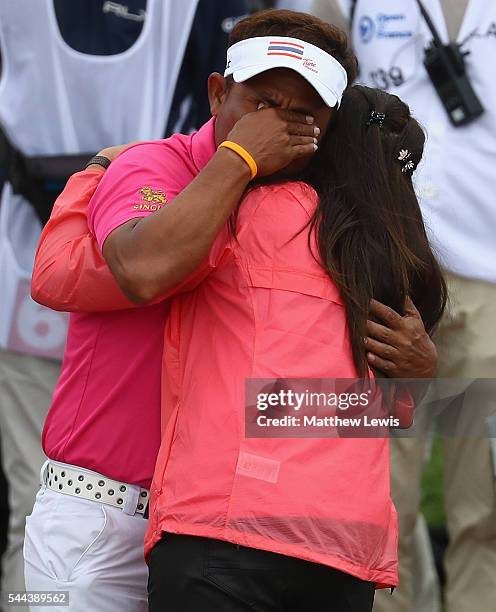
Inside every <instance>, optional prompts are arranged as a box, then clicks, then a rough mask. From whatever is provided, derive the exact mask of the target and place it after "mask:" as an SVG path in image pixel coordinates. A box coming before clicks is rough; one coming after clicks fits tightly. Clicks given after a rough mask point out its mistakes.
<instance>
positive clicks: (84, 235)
mask: <svg viewBox="0 0 496 612" xmlns="http://www.w3.org/2000/svg"><path fill="white" fill-rule="evenodd" d="M103 174H104V173H103V172H100V171H99V170H96V169H95V170H85V171H83V172H78V173H76V174H74V175H73V176H71V178H70V179H69V181H68V183H67V185H66V187H65V189H64V191H63V192H62V193H61V195H60V196H59V198H58V199H57V201H56V202H55V205H54V208H53V211H52V214H51V217H50V220H49V221H48V223H47V225H46V226H45V228H44V229H43V232H42V234H41V237H40V242H39V245H38V250H37V252H36V258H35V263H34V269H33V277H32V283H31V295H32V297H33V299H34V300H35V301H36V302H39V303H40V304H43V305H44V306H48V307H49V308H53V309H54V310H62V311H69V312H71V311H72V312H80V311H83V312H102V311H110V310H122V309H125V308H135V307H136V305H134V304H132V303H131V302H130V301H129V300H128V299H127V298H126V297H125V296H124V294H123V293H122V291H121V289H120V288H119V286H118V284H117V282H116V281H115V279H114V277H113V276H112V273H111V271H110V269H109V268H108V266H107V264H106V262H105V260H104V259H103V255H102V253H101V251H100V248H99V247H98V244H97V242H96V240H95V238H94V237H93V236H92V234H91V233H90V231H89V229H88V220H87V211H88V204H89V201H90V199H91V197H92V195H93V193H94V192H95V190H96V188H97V186H98V184H99V183H100V180H101V178H102V176H103Z"/></svg>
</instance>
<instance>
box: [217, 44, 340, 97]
mask: <svg viewBox="0 0 496 612" xmlns="http://www.w3.org/2000/svg"><path fill="white" fill-rule="evenodd" d="M272 68H290V69H291V70H295V71H296V72H297V73H298V74H301V76H302V77H303V78H304V79H306V80H307V81H308V82H309V83H310V85H312V86H313V87H314V88H315V89H316V90H317V92H318V93H319V95H320V97H321V98H322V99H323V100H324V102H325V103H326V104H327V106H330V107H331V108H332V107H334V106H339V104H340V103H341V98H342V96H343V92H344V90H345V89H346V86H347V84H348V77H347V76H346V70H345V69H344V68H343V66H341V64H340V63H339V62H338V61H337V60H336V59H334V58H333V57H332V56H331V55H329V53H326V52H325V51H323V50H322V49H320V48H319V47H316V46H315V45H312V44H310V43H307V42H305V41H304V40H299V39H298V38H289V37H287V36H259V37H255V38H247V39H246V40H242V41H240V42H238V43H236V44H235V45H232V47H229V49H228V50H227V67H226V70H225V72H224V76H225V77H227V76H230V75H232V76H233V78H234V80H235V81H236V83H242V82H243V81H246V80H248V79H251V77H254V76H255V75H257V74H260V73H261V72H265V71H266V70H271V69H272Z"/></svg>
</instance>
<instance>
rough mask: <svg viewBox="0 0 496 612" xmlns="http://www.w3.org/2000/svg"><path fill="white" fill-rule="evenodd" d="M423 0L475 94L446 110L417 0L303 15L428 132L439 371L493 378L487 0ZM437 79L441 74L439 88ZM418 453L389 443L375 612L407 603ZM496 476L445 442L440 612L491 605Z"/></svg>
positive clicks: (495, 152) (484, 460) (425, 202)
mask: <svg viewBox="0 0 496 612" xmlns="http://www.w3.org/2000/svg"><path fill="white" fill-rule="evenodd" d="M423 6H424V8H425V9H426V11H427V14H428V15H429V16H430V18H431V20H432V22H433V24H434V27H435V28H436V30H437V32H438V34H439V37H440V42H441V43H443V44H447V43H448V42H450V41H452V42H454V43H456V45H460V47H461V51H462V52H463V53H467V55H466V56H465V58H464V60H463V61H462V64H464V66H465V72H466V75H467V76H468V80H469V82H470V83H471V86H472V88H473V91H474V92H475V96H476V97H477V98H478V101H479V102H480V103H481V107H482V108H481V107H480V106H479V105H478V104H477V103H476V101H475V100H474V98H473V97H471V98H469V102H470V104H469V103H468V102H465V103H463V102H460V98H459V96H455V98H454V101H453V100H450V101H448V105H449V106H448V109H449V110H450V113H451V114H450V115H449V114H448V112H447V109H446V108H445V107H444V105H443V103H442V102H441V98H440V96H439V95H438V93H437V91H436V88H435V86H434V84H433V82H432V81H431V80H430V78H429V75H428V72H427V70H426V68H425V66H424V63H423V61H424V56H425V49H426V48H427V47H428V46H429V44H430V42H431V41H432V40H433V33H432V31H431V29H430V28H429V27H428V25H427V20H426V18H425V16H423V15H422V13H421V10H420V7H419V4H418V2H417V1H416V0H366V1H365V0H358V1H356V2H352V1H351V0H315V2H314V5H313V8H312V12H313V13H314V14H316V15H318V16H319V17H321V18H322V19H324V20H326V21H328V22H331V23H334V24H337V25H340V26H342V27H344V28H347V29H348V30H351V40H352V45H353V48H354V50H355V52H356V54H357V57H358V60H359V65H360V74H359V77H358V79H359V81H360V82H363V83H366V84H369V85H373V86H377V87H382V88H384V89H387V90H388V91H389V92H392V93H396V94H397V95H399V96H400V97H401V98H402V99H404V100H405V101H406V102H407V103H408V104H409V105H410V107H411V108H412V112H413V114H414V115H415V116H416V117H417V119H418V120H419V121H420V122H421V124H423V125H424V127H425V128H426V129H427V132H428V139H427V147H426V154H425V163H424V165H423V167H421V168H420V169H419V176H418V179H417V189H418V192H419V195H420V198H421V203H422V206H423V214H424V218H425V220H426V225H427V226H428V228H429V229H430V232H431V235H432V241H433V244H434V246H435V247H436V249H437V251H438V253H439V254H440V259H441V262H442V264H443V265H444V267H445V269H446V270H447V276H448V283H449V286H450V294H451V307H450V309H449V311H448V312H447V314H446V315H445V317H444V320H443V323H442V325H441V327H440V329H439V332H438V334H437V336H436V344H437V348H438V353H439V368H438V376H440V377H446V378H461V379H463V378H486V377H487V378H494V377H495V376H496V325H495V320H496V246H495V245H496V243H495V240H494V231H495V228H496V207H495V206H494V190H495V187H496V179H495V174H494V159H495V158H496V110H495V109H496V84H495V83H496V80H495V75H496V73H495V70H494V67H493V66H492V64H491V63H490V60H489V62H488V58H492V57H493V56H494V51H495V50H496V3H494V2H487V1H486V0H423ZM457 70H458V74H461V73H462V72H463V71H461V72H460V69H459V68H458V69H457ZM446 81H447V79H446V77H444V85H445V86H446ZM465 90H466V88H465ZM464 95H465V96H468V94H467V93H465V94H464ZM468 104H469V105H468ZM467 105H468V106H467ZM467 108H473V110H472V111H468V110H467ZM481 110H482V114H480V113H481ZM472 115H473V116H472ZM470 118H471V120H468V119H470ZM379 340H380V339H379ZM472 401H473V402H476V401H477V400H476V399H473V400H472ZM472 405H474V406H476V405H477V404H476V403H474V404H472ZM424 456H425V446H424V444H423V443H422V441H421V440H406V439H404V440H395V441H394V445H393V454H392V484H393V497H394V499H395V501H396V503H397V507H398V510H399V516H400V587H399V589H397V591H396V592H395V593H394V596H393V597H392V598H389V601H388V600H386V598H385V597H384V596H383V594H381V596H380V597H378V598H377V601H376V608H375V609H377V610H378V611H381V612H382V611H391V612H407V611H408V612H411V610H412V609H413V599H414V596H415V593H414V588H413V587H412V584H413V578H412V566H411V562H412V558H411V539H412V533H413V530H414V527H415V522H416V518H417V512H418V507H419V498H420V478H421V472H422V466H423V463H424ZM495 477H496V469H495V463H494V455H493V454H492V452H491V441H490V439H482V440H476V439H469V438H460V439H446V440H445V442H444V503H445V509H446V515H447V528H448V532H449V545H448V549H447V551H446V555H445V568H446V576H447V585H446V592H445V599H446V605H447V611H448V612H473V611H474V610H477V611H478V612H491V611H492V610H494V606H495V601H496V478H495ZM432 606H433V607H432V608H431V609H427V608H424V610H426V612H431V610H435V609H437V607H438V603H437V602H433V603H432Z"/></svg>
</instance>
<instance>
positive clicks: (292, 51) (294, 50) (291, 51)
mask: <svg viewBox="0 0 496 612" xmlns="http://www.w3.org/2000/svg"><path fill="white" fill-rule="evenodd" d="M304 49H305V47H304V46H303V45H298V44H296V43H292V42H286V41H277V40H274V41H271V42H270V43H269V48H268V50H267V55H285V56H287V57H293V58H294V59H298V60H301V59H302V57H303V51H304Z"/></svg>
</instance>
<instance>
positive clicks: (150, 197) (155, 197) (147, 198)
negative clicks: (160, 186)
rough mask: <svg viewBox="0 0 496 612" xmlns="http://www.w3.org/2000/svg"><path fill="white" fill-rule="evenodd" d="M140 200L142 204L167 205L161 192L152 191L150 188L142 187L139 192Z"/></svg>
mask: <svg viewBox="0 0 496 612" xmlns="http://www.w3.org/2000/svg"><path fill="white" fill-rule="evenodd" d="M140 193H141V194H142V196H141V199H142V200H143V201H144V202H156V203H157V204H167V196H166V195H165V193H164V192H163V191H160V190H154V189H152V188H151V187H143V188H142V189H141V190H140Z"/></svg>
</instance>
